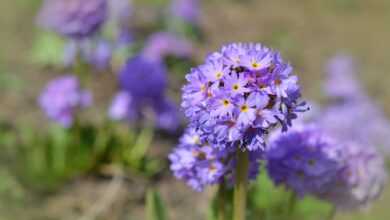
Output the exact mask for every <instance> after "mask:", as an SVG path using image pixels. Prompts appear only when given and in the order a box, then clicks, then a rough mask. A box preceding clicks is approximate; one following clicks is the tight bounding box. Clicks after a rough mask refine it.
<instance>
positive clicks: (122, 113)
mask: <svg viewBox="0 0 390 220" xmlns="http://www.w3.org/2000/svg"><path fill="white" fill-rule="evenodd" d="M134 114H135V112H134V108H133V106H132V97H131V96H130V95H129V94H128V93H127V92H125V91H120V92H118V93H117V94H116V95H115V97H114V99H113V101H112V104H111V107H110V109H109V111H108V116H109V117H110V118H111V119H113V120H124V119H128V120H131V119H133V118H134V117H135V115H134Z"/></svg>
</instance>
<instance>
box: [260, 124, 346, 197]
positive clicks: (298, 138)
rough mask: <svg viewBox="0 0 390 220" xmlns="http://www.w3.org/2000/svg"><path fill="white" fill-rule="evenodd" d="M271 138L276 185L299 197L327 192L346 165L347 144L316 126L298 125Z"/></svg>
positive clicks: (269, 165)
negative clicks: (289, 190)
mask: <svg viewBox="0 0 390 220" xmlns="http://www.w3.org/2000/svg"><path fill="white" fill-rule="evenodd" d="M271 139H272V140H271V143H270V147H269V149H268V151H267V153H266V157H267V168H268V173H269V175H270V177H271V178H272V180H273V181H274V182H275V184H277V185H284V186H286V187H287V188H289V189H291V190H293V191H295V192H296V193H297V194H298V195H299V196H304V195H306V194H317V193H322V192H324V191H325V190H326V189H327V188H329V187H330V186H331V185H332V184H333V180H334V179H336V177H337V174H338V172H340V171H341V170H342V168H343V165H344V158H343V146H342V145H340V144H339V143H337V142H336V141H335V140H333V139H332V138H330V137H329V136H327V135H326V134H324V133H323V132H322V131H321V130H319V129H318V128H317V127H316V126H314V125H309V126H297V127H294V128H292V129H290V130H289V131H287V132H286V133H277V134H274V135H273V137H272V138H271Z"/></svg>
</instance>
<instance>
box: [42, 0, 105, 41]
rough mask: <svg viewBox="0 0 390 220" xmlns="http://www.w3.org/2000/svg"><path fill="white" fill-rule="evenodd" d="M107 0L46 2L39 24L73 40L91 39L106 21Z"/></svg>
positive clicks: (56, 0)
mask: <svg viewBox="0 0 390 220" xmlns="http://www.w3.org/2000/svg"><path fill="white" fill-rule="evenodd" d="M106 14H107V1H106V0H45V2H44V5H43V7H42V9H41V11H40V12H39V15H38V23H39V24H40V25H41V26H42V27H44V28H48V29H51V30H53V31H55V32H57V33H59V34H61V35H63V36H66V37H69V38H72V39H78V40H79V39H82V38H85V37H90V36H91V35H93V34H94V33H96V32H97V31H98V30H99V28H100V27H101V25H102V23H103V22H104V21H105V19H106Z"/></svg>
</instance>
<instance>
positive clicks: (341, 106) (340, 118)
mask: <svg viewBox="0 0 390 220" xmlns="http://www.w3.org/2000/svg"><path fill="white" fill-rule="evenodd" d="M326 73H327V81H326V82H325V84H324V87H325V91H326V92H327V95H328V96H329V98H331V102H330V106H329V107H327V108H325V109H324V110H323V112H322V113H321V114H322V117H320V118H318V122H319V123H320V124H321V125H322V126H323V127H324V128H325V129H326V130H327V131H328V132H330V133H332V134H333V135H335V136H337V137H340V138H349V139H351V140H357V141H359V142H362V143H366V144H368V145H371V146H375V147H376V148H377V149H378V150H379V151H381V153H384V154H385V155H386V156H389V155H390V146H389V142H390V123H389V120H388V119H387V118H386V116H385V114H384V112H383V111H382V110H381V109H380V106H378V105H377V103H375V101H373V100H372V98H370V97H369V96H368V95H367V94H365V92H364V91H363V90H362V86H361V85H360V84H359V81H358V79H356V73H357V70H356V65H355V63H354V61H353V59H352V57H350V56H346V55H337V56H334V57H333V58H332V59H330V61H329V62H328V65H327V69H326ZM362 125H364V126H362Z"/></svg>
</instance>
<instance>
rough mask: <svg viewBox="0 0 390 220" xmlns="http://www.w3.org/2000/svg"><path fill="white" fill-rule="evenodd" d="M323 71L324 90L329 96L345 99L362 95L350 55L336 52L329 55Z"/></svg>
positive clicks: (354, 64) (354, 65)
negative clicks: (333, 54)
mask: <svg viewBox="0 0 390 220" xmlns="http://www.w3.org/2000/svg"><path fill="white" fill-rule="evenodd" d="M325 73H326V78H325V84H324V91H325V93H326V94H327V95H328V96H329V97H330V98H333V99H336V100H338V99H341V100H345V101H347V100H354V99H356V98H359V97H360V96H361V95H362V88H361V85H360V84H359V81H358V79H357V69H356V63H355V62H354V60H353V58H352V57H351V56H348V55H344V54H338V55H335V56H333V57H331V59H329V61H328V63H327V64H326V68H325Z"/></svg>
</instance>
